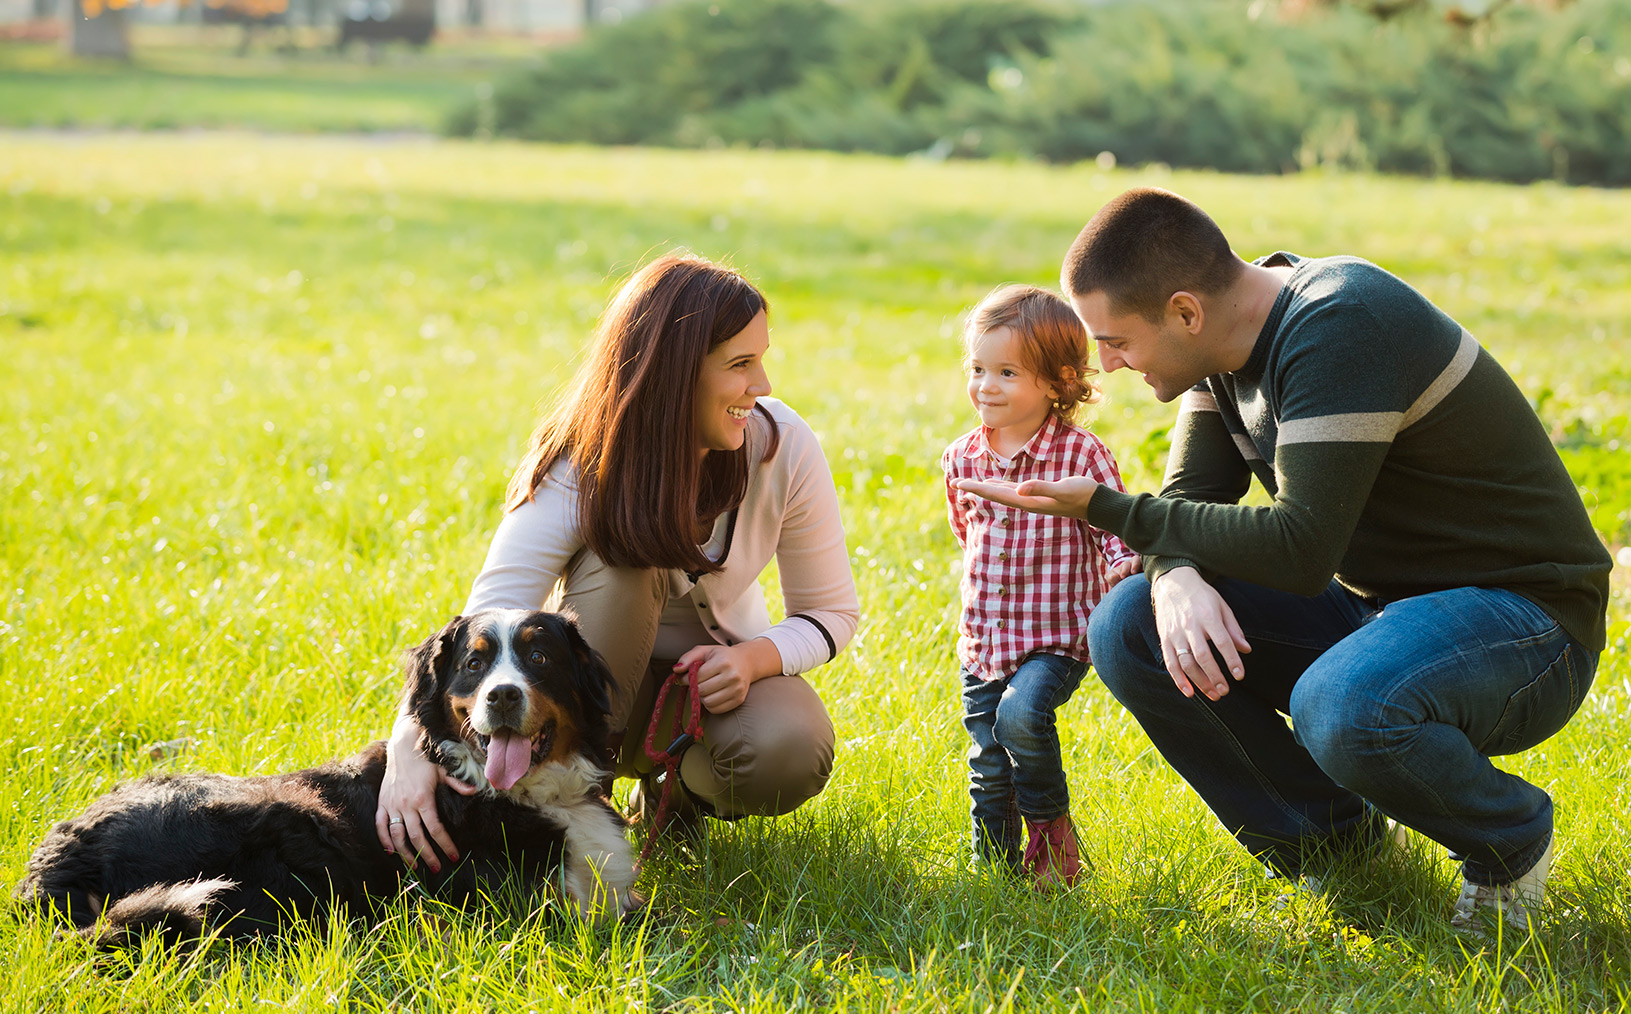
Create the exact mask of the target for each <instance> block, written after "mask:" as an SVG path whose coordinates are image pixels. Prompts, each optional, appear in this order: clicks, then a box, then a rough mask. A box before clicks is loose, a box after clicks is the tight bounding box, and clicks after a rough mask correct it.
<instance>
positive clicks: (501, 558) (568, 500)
mask: <svg viewBox="0 0 1631 1014" xmlns="http://www.w3.org/2000/svg"><path fill="white" fill-rule="evenodd" d="M759 404H760V405H763V406H764V407H765V408H766V409H767V410H769V412H770V414H771V416H772V417H774V418H775V420H776V423H777V425H778V427H779V429H780V431H781V446H780V447H779V448H778V449H777V451H776V456H775V457H773V458H771V459H770V460H769V461H767V462H762V461H760V457H761V455H762V454H763V453H764V447H765V441H766V439H767V438H768V436H769V434H768V428H767V427H766V426H765V425H764V424H763V423H762V422H759V421H757V420H758V417H757V416H754V419H755V424H754V425H752V426H750V427H749V429H748V440H749V448H748V449H749V460H750V461H752V462H754V464H753V465H751V466H750V468H749V470H748V487H747V492H746V494H745V495H744V496H743V498H742V505H741V506H740V507H738V508H737V509H736V511H735V517H734V519H732V520H730V521H728V522H727V533H728V534H727V535H726V543H725V545H726V552H725V560H724V569H723V570H721V571H719V572H718V573H716V574H704V575H702V577H701V579H700V580H699V581H698V582H697V586H696V590H695V591H694V592H693V594H692V596H691V598H692V599H693V601H694V602H695V603H696V608H697V615H698V619H699V620H701V622H702V626H703V629H705V630H707V631H708V632H709V634H710V635H711V636H712V637H713V638H714V639H715V640H717V641H718V642H719V643H721V644H737V643H739V642H741V641H746V640H748V639H750V638H754V637H765V638H769V639H770V641H771V642H772V643H773V644H775V645H776V650H777V651H779V652H781V657H782V671H783V672H785V673H788V674H796V673H802V672H805V671H807V670H810V669H814V668H815V667H816V666H818V665H821V664H822V663H824V662H828V661H830V660H831V659H832V658H833V657H834V656H836V655H837V654H838V652H839V651H840V650H842V649H843V647H844V646H845V645H846V644H848V643H849V639H850V637H851V636H853V635H854V633H855V626H856V623H857V622H858V621H859V619H860V608H859V605H858V604H857V602H856V597H855V579H854V577H853V575H851V574H850V569H849V550H848V548H847V547H846V546H845V544H844V526H843V523H842V522H841V521H840V520H839V517H838V494H837V492H836V491H835V490H834V489H833V482H832V472H831V471H830V470H829V469H828V468H827V460H826V458H824V457H822V454H821V445H820V444H818V443H817V442H816V436H815V433H814V432H812V431H811V429H810V426H809V424H808V423H806V422H805V421H804V420H803V419H802V418H800V417H799V415H798V413H796V412H794V411H793V410H792V409H790V408H788V407H787V406H786V405H784V404H782V403H781V402H780V401H777V400H776V399H774V398H760V399H759ZM583 548H584V541H583V537H582V535H581V534H580V533H579V531H578V490H577V483H576V472H575V469H573V467H572V465H571V464H570V463H569V462H567V461H564V460H562V461H557V462H556V463H555V465H554V467H552V468H551V469H550V470H549V474H548V477H547V478H546V479H545V480H544V481H543V482H542V483H540V484H539V486H538V489H537V490H536V491H535V492H534V495H533V499H532V500H531V501H529V502H527V503H524V504H522V505H521V506H520V507H517V508H516V509H515V510H513V511H511V512H510V513H508V514H506V515H505V516H504V519H503V520H502V521H500V522H499V525H498V531H497V532H495V533H494V535H493V542H492V545H491V546H490V547H489V548H488V550H487V562H486V563H484V564H483V565H482V568H481V573H480V574H479V575H477V577H476V581H475V584H474V585H473V586H472V587H471V589H470V599H469V601H468V602H467V603H466V604H465V607H464V610H465V612H466V613H470V612H475V611H477V610H481V609H494V608H518V609H537V608H539V607H540V606H541V605H543V603H544V600H545V599H547V598H548V597H549V594H550V592H551V591H552V590H554V588H555V584H556V582H557V581H559V580H560V577H561V574H562V573H563V572H564V571H565V570H566V568H567V564H568V563H569V562H570V561H571V559H572V557H573V556H574V555H576V554H577V553H578V552H579V551H580V550H582V549H583ZM771 557H775V558H776V566H777V569H778V570H779V572H780V574H781V588H782V597H783V599H784V600H785V603H786V606H787V618H786V619H784V620H782V621H781V622H780V623H776V624H772V623H771V622H770V613H769V611H768V609H767V608H766V606H765V598H764V592H763V591H762V590H761V589H760V587H759V574H760V573H761V572H762V571H763V570H764V569H765V567H767V566H768V565H769V564H770V559H771Z"/></svg>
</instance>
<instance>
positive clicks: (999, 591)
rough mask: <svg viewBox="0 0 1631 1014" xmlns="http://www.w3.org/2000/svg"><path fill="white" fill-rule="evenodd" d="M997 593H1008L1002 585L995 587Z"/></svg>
mask: <svg viewBox="0 0 1631 1014" xmlns="http://www.w3.org/2000/svg"><path fill="white" fill-rule="evenodd" d="M997 594H998V595H1007V594H1008V589H1007V588H1004V587H999V588H998V589H997Z"/></svg>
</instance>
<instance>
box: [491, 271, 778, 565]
mask: <svg viewBox="0 0 1631 1014" xmlns="http://www.w3.org/2000/svg"><path fill="white" fill-rule="evenodd" d="M768 309H769V303H768V302H767V301H766V300H765V297H764V294H763V293H761V292H760V291H759V290H758V289H756V288H754V287H753V285H752V284H751V283H750V282H748V281H747V279H745V278H743V277H742V276H741V275H739V274H737V273H736V272H734V271H732V270H730V269H728V268H724V267H720V266H719V265H717V264H714V263H712V262H710V261H706V260H703V259H702V258H700V257H688V256H682V255H676V254H670V255H668V256H665V257H661V258H659V259H657V260H655V261H653V262H651V263H650V264H647V265H646V266H645V267H643V268H641V269H640V270H639V271H637V272H635V273H634V276H633V277H632V278H630V279H629V280H628V282H627V283H626V284H625V285H624V286H623V288H622V289H621V290H619V292H618V293H617V295H616V296H615V297H614V298H613V299H612V302H611V304H610V305H609V306H607V308H606V313H605V315H604V316H603V317H602V318H601V321H600V326H599V327H598V328H597V329H596V331H595V337H594V344H593V347H592V348H591V349H590V352H589V358H588V360H587V361H585V362H584V364H583V366H582V368H580V369H579V370H578V373H577V376H575V377H574V378H573V380H572V384H571V387H570V388H568V390H567V393H566V395H565V397H563V398H562V399H561V401H560V402H559V403H558V404H556V406H555V408H554V410H553V411H551V412H550V413H549V414H547V415H546V416H545V417H544V419H543V421H542V422H540V423H539V424H538V428H537V429H536V430H535V431H534V432H533V434H532V439H531V441H529V443H528V448H527V453H526V454H525V455H524V456H523V457H522V459H521V464H520V465H519V466H518V467H517V468H516V471H515V475H514V476H513V477H512V478H511V479H510V486H509V491H508V493H507V494H506V497H505V509H506V510H514V509H515V508H516V507H519V506H520V505H521V504H523V503H526V502H527V501H528V500H531V499H532V497H533V492H534V491H535V490H536V489H537V488H538V486H539V484H540V483H543V482H545V481H547V476H548V473H549V470H550V468H551V466H553V465H554V464H555V462H556V461H557V460H559V459H560V458H561V457H562V456H563V455H564V456H566V457H567V458H568V459H569V460H570V461H571V462H572V464H573V465H574V466H575V467H576V470H577V482H578V490H579V495H578V520H579V527H580V529H581V530H582V532H583V539H584V542H585V543H587V544H588V546H589V548H590V549H592V550H593V551H594V552H595V553H596V554H598V555H599V556H600V558H601V559H603V560H605V561H606V562H607V563H609V564H611V565H612V566H614V567H672V568H677V569H681V570H686V571H690V572H692V573H713V572H715V571H718V570H720V569H721V568H720V565H719V564H716V563H714V562H713V561H711V560H709V559H708V558H707V556H705V555H704V554H703V552H702V550H701V548H700V547H698V545H697V528H698V525H699V524H700V525H703V526H707V525H711V524H712V523H713V521H714V519H716V518H717V517H718V516H719V515H720V514H721V513H723V512H725V511H727V510H730V509H731V508H733V507H735V506H737V505H738V504H740V503H741V502H742V496H743V494H744V493H746V491H747V480H748V455H749V454H750V453H751V451H750V444H751V441H749V440H744V441H743V443H742V446H741V447H740V448H738V449H737V450H735V451H709V452H708V454H707V455H705V456H701V457H700V458H699V456H698V454H697V447H698V437H697V434H696V416H695V408H694V402H695V392H696V382H697V378H698V377H699V376H700V374H701V370H702V364H703V360H704V359H705V358H706V357H707V355H708V353H709V351H711V350H712V349H713V348H714V346H716V345H718V344H720V343H721V342H724V341H726V340H728V339H730V338H732V337H734V336H736V335H737V334H739V333H741V331H742V329H743V328H746V327H747V326H748V324H749V322H751V321H752V320H753V318H754V317H755V316H757V315H758V314H759V312H760V311H761V310H768ZM756 408H757V409H758V412H757V414H756V416H755V418H756V419H762V420H763V423H764V424H765V425H767V426H768V428H769V442H768V444H767V446H766V449H765V451H764V460H769V459H770V457H771V456H773V455H774V454H775V453H776V447H777V444H778V442H779V436H780V434H779V433H778V432H777V429H776V422H775V420H774V419H772V418H771V416H770V413H769V411H768V410H766V409H765V408H764V406H762V405H760V406H756Z"/></svg>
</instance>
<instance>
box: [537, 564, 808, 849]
mask: <svg viewBox="0 0 1631 1014" xmlns="http://www.w3.org/2000/svg"><path fill="white" fill-rule="evenodd" d="M667 604H668V574H667V572H666V571H662V570H655V569H653V570H644V569H636V568H628V567H608V566H607V565H606V564H605V562H604V561H602V560H601V559H600V557H599V556H597V555H595V554H594V553H591V552H589V551H588V550H583V551H581V552H580V553H578V555H577V556H575V557H573V559H572V561H571V563H570V564H569V565H568V566H567V570H566V573H565V575H564V576H563V577H562V579H561V582H560V584H558V585H557V586H556V589H555V594H554V595H552V596H551V598H550V601H549V603H548V605H547V608H550V609H557V610H559V609H564V610H566V611H568V612H571V613H574V614H575V615H576V616H577V619H578V626H579V628H580V629H581V630H582V631H583V636H584V639H585V640H587V641H588V642H589V645H590V646H591V647H593V648H594V649H595V650H596V651H598V652H600V654H601V655H602V656H604V657H605V659H606V664H607V666H608V667H610V669H611V673H612V687H611V728H612V736H613V740H614V742H615V741H616V739H617V737H618V736H619V734H621V735H622V746H621V749H620V750H619V753H618V758H617V773H618V774H619V775H623V776H630V777H632V776H637V775H641V774H645V773H646V772H649V771H651V770H652V763H651V760H650V758H648V757H647V755H646V751H645V744H646V732H647V729H648V728H649V726H650V722H651V711H652V706H653V704H654V703H655V702H656V697H657V689H658V687H659V686H660V684H661V681H662V679H663V678H664V677H666V676H667V675H668V673H669V671H670V669H671V668H672V666H673V661H674V660H673V659H653V658H652V657H651V651H652V646H653V645H654V644H655V643H656V639H657V623H658V620H659V619H660V618H661V616H662V612H663V609H664V607H665V606H666V605H667ZM676 697H677V695H676V694H674V693H672V692H671V693H670V694H669V704H668V706H667V707H665V708H664V712H665V714H664V716H663V718H664V720H663V723H662V726H661V728H660V731H659V735H658V736H657V739H656V745H657V748H658V749H663V748H665V747H667V746H668V744H669V743H670V742H671V741H672V740H673V738H674V736H675V735H676V734H677V732H678V731H679V730H680V729H681V728H682V727H683V719H684V718H686V717H689V713H690V712H689V705H687V706H686V709H687V710H686V711H685V712H684V713H683V714H681V713H680V712H679V710H678V708H677V707H676V704H677V703H678V702H677V701H676ZM832 761H833V727H832V720H831V719H830V718H828V717H827V709H826V707H825V706H824V705H822V703H821V698H820V697H818V696H816V692H815V690H814V689H813V688H812V687H811V686H810V684H809V683H807V682H805V681H804V678H803V677H801V676H766V677H765V678H763V679H760V680H757V681H755V682H754V683H753V684H752V685H751V686H750V687H748V695H747V700H745V701H743V702H742V705H741V706H740V707H738V708H736V709H735V710H734V711H728V712H726V713H725V714H722V715H714V714H710V713H709V712H708V710H707V709H706V708H704V709H703V711H702V741H701V742H700V743H698V744H697V745H696V746H693V747H691V748H690V749H688V750H686V751H685V754H684V757H683V758H682V760H681V762H680V780H681V782H683V783H684V785H685V788H686V789H687V790H689V792H690V793H691V795H692V796H695V797H696V798H697V799H699V800H701V801H703V802H704V803H705V804H707V806H708V807H709V808H711V809H712V811H713V813H714V814H715V815H716V816H719V817H725V818H732V817H747V816H771V815H775V814H780V813H788V812H791V811H792V810H793V809H794V808H795V807H797V806H798V805H799V804H801V803H803V802H804V801H805V800H807V799H811V798H813V797H814V796H815V795H816V794H817V793H819V792H820V791H821V789H822V787H823V786H825V785H826V784H827V778H828V776H829V775H830V774H831V773H832Z"/></svg>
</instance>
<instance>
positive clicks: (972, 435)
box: [940, 285, 1138, 888]
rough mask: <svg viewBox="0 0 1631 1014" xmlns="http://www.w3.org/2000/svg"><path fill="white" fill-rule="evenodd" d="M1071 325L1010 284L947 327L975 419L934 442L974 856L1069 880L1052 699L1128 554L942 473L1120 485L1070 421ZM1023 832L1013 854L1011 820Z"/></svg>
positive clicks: (1084, 527) (1087, 436) (1062, 689)
mask: <svg viewBox="0 0 1631 1014" xmlns="http://www.w3.org/2000/svg"><path fill="white" fill-rule="evenodd" d="M1088 340H1089V339H1088V334H1087V329H1086V328H1085V327H1083V326H1082V323H1081V321H1080V320H1078V319H1077V317H1076V314H1075V312H1074V311H1073V310H1071V308H1070V306H1069V304H1067V303H1066V302H1065V301H1064V300H1063V299H1061V298H1060V297H1059V296H1057V295H1055V294H1053V293H1051V292H1049V291H1047V290H1045V289H1039V288H1037V287H1035V286H1030V285H1011V286H1007V287H1005V288H1001V289H998V290H997V291H995V292H993V293H991V295H989V296H987V297H986V298H985V299H984V300H983V301H982V302H981V303H980V304H979V305H978V306H976V307H975V308H974V310H973V312H972V313H970V314H969V318H968V324H967V326H966V327H965V328H964V330H963V349H964V365H965V367H966V368H967V372H968V398H969V400H970V401H971V402H973V403H974V410H975V412H976V413H977V414H978V415H979V417H980V425H979V426H976V427H975V428H974V429H973V430H971V431H970V432H968V433H966V434H964V435H963V436H961V437H959V438H958V439H957V440H956V441H955V442H953V443H952V445H951V446H950V447H948V448H946V452H945V454H943V455H942V456H941V459H940V464H941V467H942V468H943V469H944V471H945V473H946V502H947V506H948V510H949V514H950V516H951V530H952V532H953V534H955V535H956V536H957V542H958V544H959V545H961V546H962V547H963V580H962V586H961V591H962V599H963V613H962V617H961V619H960V620H959V621H958V626H957V630H958V638H957V658H958V661H959V663H960V664H961V666H962V684H963V724H964V725H965V726H966V727H967V728H968V731H969V735H970V736H972V737H973V739H974V744H973V746H971V747H970V748H969V752H968V766H969V789H968V791H969V796H970V797H972V802H973V805H972V814H973V825H974V827H973V845H974V854H975V857H976V859H985V860H994V861H998V862H1002V863H1005V864H1007V865H1008V866H1009V867H1010V868H1012V869H1015V870H1021V871H1023V872H1025V873H1026V874H1028V875H1029V876H1030V877H1031V878H1032V879H1033V881H1034V883H1035V885H1036V886H1037V887H1039V888H1043V887H1050V886H1054V885H1064V886H1069V885H1070V884H1072V883H1074V882H1075V880H1076V878H1077V876H1078V875H1079V874H1080V872H1081V869H1082V860H1081V857H1080V854H1079V852H1078V850H1077V846H1076V834H1075V830H1074V828H1073V827H1072V825H1071V821H1070V793H1069V789H1068V788H1067V787H1066V785H1065V772H1064V765H1063V761H1062V759H1061V756H1060V749H1059V733H1058V731H1057V729H1056V728H1055V726H1054V711H1055V710H1056V709H1058V708H1059V706H1060V705H1062V704H1064V703H1065V702H1066V701H1067V700H1069V699H1070V695H1071V694H1072V693H1074V692H1075V690H1076V685H1077V684H1078V683H1080V682H1081V679H1082V674H1083V673H1084V672H1085V671H1086V669H1087V663H1088V657H1087V617H1088V614H1089V613H1090V612H1092V610H1093V607H1094V606H1095V605H1097V604H1098V602H1099V600H1100V599H1101V598H1103V597H1104V594H1105V593H1106V592H1107V591H1109V589H1110V586H1111V585H1112V584H1114V583H1115V581H1117V580H1120V579H1121V578H1122V577H1124V576H1126V575H1127V574H1129V573H1131V572H1132V571H1133V570H1134V569H1135V567H1136V565H1137V560H1138V558H1137V556H1135V555H1134V554H1133V553H1132V552H1131V551H1130V550H1128V549H1127V547H1126V546H1124V545H1122V543H1121V540H1119V539H1117V538H1116V537H1115V536H1113V535H1111V534H1109V533H1107V532H1103V531H1100V530H1099V529H1097V528H1092V527H1090V526H1089V525H1088V524H1087V522H1086V521H1082V520H1079V519H1074V518H1058V517H1049V516H1046V515H1042V514H1033V513H1031V512H1029V511H1019V510H1014V509H1013V508H1011V507H1004V506H1002V505H1001V504H996V503H993V502H991V501H989V500H986V499H983V498H981V497H978V496H975V495H973V494H971V493H963V492H960V491H958V490H957V489H956V488H955V487H954V486H953V483H954V482H955V481H957V480H958V479H1008V480H1012V481H1014V482H1023V481H1024V480H1026V479H1059V478H1062V477H1064V476H1068V475H1091V476H1093V477H1094V478H1096V479H1098V480H1099V481H1100V482H1103V483H1106V484H1108V485H1110V486H1113V487H1115V488H1116V489H1124V488H1125V487H1124V486H1123V485H1122V481H1121V476H1120V474H1119V473H1118V472H1117V471H1116V462H1115V459H1114V458H1112V457H1111V456H1110V452H1109V451H1108V450H1106V449H1105V446H1104V444H1102V443H1100V442H1099V439H1098V438H1097V437H1095V436H1093V434H1091V433H1089V432H1087V431H1086V430H1084V429H1082V428H1080V427H1078V426H1075V425H1073V424H1072V422H1071V420H1072V418H1073V417H1074V416H1075V414H1076V409H1077V406H1079V405H1081V404H1082V403H1083V402H1093V401H1097V400H1098V385H1096V384H1094V383H1092V382H1091V380H1090V379H1089V378H1091V377H1092V375H1093V374H1095V373H1096V372H1098V371H1096V370H1094V369H1092V368H1091V367H1089V366H1088V365H1087V347H1088ZM1022 818H1023V820H1024V822H1025V827H1026V829H1027V830H1028V831H1029V834H1030V841H1029V844H1027V845H1026V846H1025V851H1024V854H1023V856H1022V855H1021V853H1020V820H1021V819H1022Z"/></svg>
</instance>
